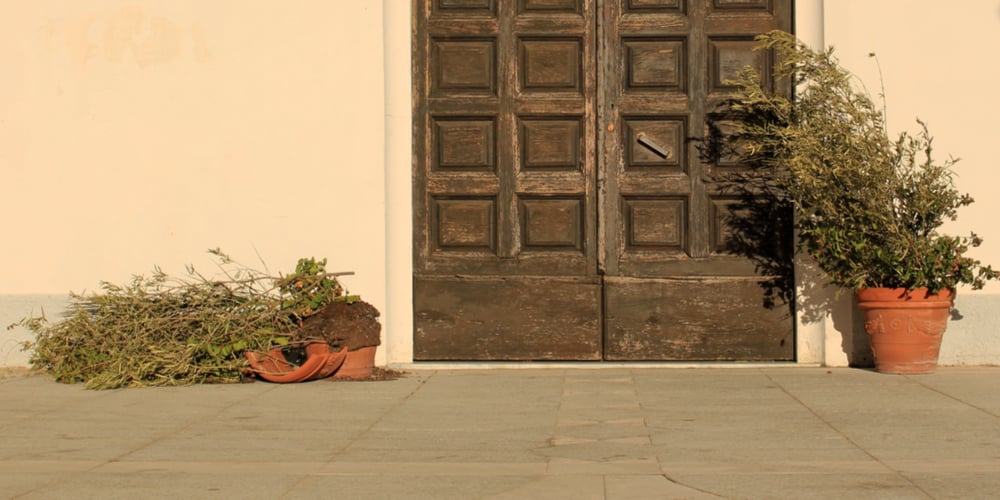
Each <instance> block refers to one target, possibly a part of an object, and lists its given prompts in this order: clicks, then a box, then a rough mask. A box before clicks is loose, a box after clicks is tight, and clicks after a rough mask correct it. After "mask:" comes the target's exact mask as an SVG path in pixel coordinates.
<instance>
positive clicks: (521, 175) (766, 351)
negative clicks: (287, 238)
mask: <svg viewBox="0 0 1000 500" xmlns="http://www.w3.org/2000/svg"><path fill="white" fill-rule="evenodd" d="M790 3H791V0H415V4H414V10H413V12H414V14H413V15H414V19H413V26H414V33H413V43H414V46H413V69H414V175H413V178H414V214H415V215H414V255H415V257H414V259H415V261H414V281H413V287H414V308H415V309H414V312H415V325H414V358H415V359H417V360H689V361H692V360H789V359H793V358H794V333H793V331H794V327H793V320H792V318H793V315H792V314H791V312H790V307H789V306H787V305H786V306H784V307H767V306H765V302H767V299H766V297H765V294H766V292H765V290H766V288H767V287H766V286H764V284H765V282H768V280H772V279H773V277H771V276H762V275H761V274H760V273H759V272H758V271H757V270H756V269H755V266H754V263H753V262H751V261H749V260H748V259H746V258H744V257H741V256H738V255H734V254H732V253H731V252H729V251H727V245H726V241H727V237H728V234H729V229H728V226H727V224H726V221H727V214H728V213H729V207H731V206H732V205H733V204H734V203H735V202H736V200H735V199H733V198H732V196H731V195H730V194H727V193H726V192H723V191H720V190H719V189H718V188H717V186H715V185H714V184H713V182H712V181H711V179H710V178H709V176H708V174H709V169H710V168H713V167H714V168H739V167H738V166H737V165H729V166H727V165H725V164H722V165H718V164H717V165H714V166H713V167H710V166H709V165H708V164H707V163H706V162H704V161H703V159H702V156H701V155H700V154H699V151H700V149H699V147H698V143H697V141H694V140H692V138H693V137H699V136H702V135H703V134H704V131H705V129H706V126H707V124H706V116H707V114H708V113H709V112H710V110H711V107H712V106H713V103H715V102H718V100H719V99H720V98H721V97H723V96H725V94H726V93H727V92H728V91H730V90H731V88H730V87H728V86H727V81H728V80H729V79H730V78H731V77H733V76H735V74H736V73H737V72H738V71H740V70H741V69H742V68H744V67H745V66H747V65H751V66H754V67H756V68H757V69H758V70H760V71H761V72H762V75H763V78H765V79H767V78H769V77H768V70H769V67H770V65H771V63H770V59H769V58H770V56H769V54H768V53H767V52H761V51H755V50H754V46H755V42H754V36H755V35H757V34H759V33H763V32H766V31H769V30H772V29H784V30H789V29H790V20H791V5H790ZM779 243H781V244H784V243H788V242H779Z"/></svg>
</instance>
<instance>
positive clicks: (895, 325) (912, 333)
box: [856, 288, 955, 374]
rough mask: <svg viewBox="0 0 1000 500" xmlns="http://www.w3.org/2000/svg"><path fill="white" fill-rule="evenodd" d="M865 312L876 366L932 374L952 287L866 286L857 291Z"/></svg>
mask: <svg viewBox="0 0 1000 500" xmlns="http://www.w3.org/2000/svg"><path fill="white" fill-rule="evenodd" d="M856 297H857V299H858V306H859V307H860V308H861V309H862V310H864V312H865V331H867V332H868V336H869V337H870V338H871V343H872V353H873V354H874V355H875V369H876V370H877V371H879V372H881V373H904V374H905V373H933V372H934V370H935V368H937V360H938V353H939V352H940V350H941V337H942V336H943V335H944V330H945V328H946V327H947V326H948V317H949V313H950V310H951V306H952V304H953V303H954V300H955V291H954V290H941V291H939V292H938V293H934V294H928V293H927V289H926V288H917V289H915V290H910V291H907V290H906V289H904V288H866V289H863V290H861V291H859V292H858V293H857V294H856Z"/></svg>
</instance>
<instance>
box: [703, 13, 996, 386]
mask: <svg viewBox="0 0 1000 500" xmlns="http://www.w3.org/2000/svg"><path fill="white" fill-rule="evenodd" d="M758 41H759V42H760V43H759V46H758V50H765V51H771V53H772V55H773V59H774V60H775V61H776V64H775V66H774V74H773V76H774V79H773V80H774V81H782V80H784V81H790V82H791V83H792V84H793V85H792V87H793V88H794V89H795V94H796V95H795V96H794V98H793V97H792V96H789V95H786V94H785V93H782V92H775V91H774V90H773V89H772V88H769V87H768V86H766V85H762V83H761V82H762V79H761V78H760V76H759V75H758V74H756V72H755V71H754V70H752V69H750V68H747V69H746V70H744V71H743V72H742V73H741V76H740V78H739V79H738V80H736V81H734V82H733V84H734V85H735V86H736V88H737V91H735V92H734V93H733V94H732V95H731V96H730V97H729V98H728V99H727V100H726V101H725V102H724V104H723V105H722V106H721V108H720V111H719V113H718V114H717V115H716V119H717V120H719V122H721V123H723V124H724V127H722V128H716V129H715V130H726V131H727V133H726V134H724V135H723V136H721V139H720V141H719V142H720V143H722V144H723V146H722V147H724V148H726V151H727V152H728V154H735V155H737V156H738V157H739V158H740V160H741V162H742V163H743V164H745V165H747V170H744V171H741V172H739V173H737V174H735V175H737V176H738V177H739V179H738V181H739V182H744V183H749V184H752V185H755V186H765V187H766V189H767V190H768V191H769V194H770V195H771V196H774V193H776V192H777V193H779V197H781V198H783V200H784V201H786V202H787V203H789V204H790V205H791V206H793V207H794V208H795V210H796V215H797V217H796V220H795V228H796V230H797V231H798V235H799V245H800V249H804V250H805V251H806V252H808V254H809V255H811V256H812V257H813V258H814V259H815V262H816V264H817V266H818V267H819V268H820V269H821V270H822V271H823V272H824V273H825V274H826V276H827V277H828V278H829V281H830V283H832V284H833V285H837V286H840V287H844V288H846V289H850V290H852V291H854V292H855V295H856V297H857V300H858V304H859V306H860V307H861V308H862V309H863V310H864V311H865V328H866V330H867V331H868V333H869V335H870V336H871V338H872V347H873V354H874V355H875V362H876V369H878V370H879V371H883V372H890V373H927V372H932V371H933V370H934V369H935V367H936V364H937V356H938V348H939V347H940V340H941V335H942V334H943V332H944V329H945V326H946V324H947V319H948V316H949V311H950V308H951V306H952V305H953V299H954V296H955V291H956V288H957V287H958V286H959V285H969V286H971V288H973V289H979V288H982V287H983V286H984V283H985V281H986V280H989V279H996V278H998V275H1000V273H998V272H997V271H994V270H993V269H992V268H991V267H990V266H988V265H983V264H982V263H981V262H980V261H979V260H977V259H975V258H972V257H969V256H968V255H967V252H968V250H969V249H970V248H972V247H976V246H979V245H980V243H981V242H982V240H981V239H980V238H979V237H978V236H977V235H976V234H975V233H971V234H969V235H968V236H952V235H948V234H944V233H942V232H941V226H942V225H943V224H944V223H945V222H946V221H948V220H954V219H955V218H956V215H957V210H958V209H959V208H960V207H962V206H966V205H969V204H970V203H972V202H973V200H972V198H971V197H970V196H968V195H967V194H963V193H960V192H959V191H958V190H957V189H956V188H955V185H954V182H953V172H952V168H951V167H952V165H954V163H955V162H956V161H957V160H955V159H950V158H949V159H948V160H945V161H938V160H935V159H934V158H933V156H932V151H933V150H932V137H931V135H930V133H929V132H928V129H927V126H926V125H925V124H924V123H923V122H920V121H919V120H917V122H918V123H919V125H920V128H919V130H918V132H916V133H915V134H913V133H907V132H903V133H901V134H899V135H898V136H895V137H891V136H890V134H889V133H888V131H887V128H886V123H885V115H884V110H881V109H879V107H878V106H876V104H875V102H874V101H873V100H872V99H871V97H870V96H869V94H868V93H867V91H865V90H864V88H863V86H861V87H860V88H859V87H858V85H857V80H856V78H854V77H853V76H852V75H851V74H850V73H849V72H848V71H846V70H845V69H843V68H842V67H841V66H840V65H839V63H838V61H837V59H836V58H835V56H834V53H833V49H832V48H831V49H828V50H826V51H814V50H812V49H810V48H809V47H807V46H806V45H804V44H802V43H801V42H799V41H798V40H796V39H795V37H794V36H792V35H790V34H788V33H784V32H780V31H775V32H771V33H768V34H765V35H762V36H760V37H759V38H758ZM786 79H787V80H786ZM715 147H716V148H718V147H719V146H717V145H716V146H715ZM761 179H764V180H763V181H761ZM730 181H732V179H730ZM894 333H895V334H898V335H894ZM911 354H912V355H913V356H916V357H915V358H907V357H905V356H909V355H911Z"/></svg>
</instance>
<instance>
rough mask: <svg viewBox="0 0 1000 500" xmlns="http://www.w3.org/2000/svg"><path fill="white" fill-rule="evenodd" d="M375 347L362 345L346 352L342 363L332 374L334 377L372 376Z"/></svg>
mask: <svg viewBox="0 0 1000 500" xmlns="http://www.w3.org/2000/svg"><path fill="white" fill-rule="evenodd" d="M375 348H376V346H371V347H362V348H360V349H358V350H356V351H350V352H348V353H347V359H345V360H344V364H343V365H342V366H341V367H340V369H339V370H337V372H336V373H334V374H333V378H335V379H338V378H339V379H355V380H358V379H366V378H370V377H371V376H372V368H374V367H375Z"/></svg>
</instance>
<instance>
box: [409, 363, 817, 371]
mask: <svg viewBox="0 0 1000 500" xmlns="http://www.w3.org/2000/svg"><path fill="white" fill-rule="evenodd" d="M820 366H822V365H821V364H820V363H797V362H795V361H414V362H412V363H390V364H389V368H392V369H394V370H411V371H421V370H537V369H568V370H601V369H622V368H627V369H636V370H638V369H651V368H659V369H662V368H670V369H696V368H712V369H719V368H731V369H747V368H818V367H820Z"/></svg>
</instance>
